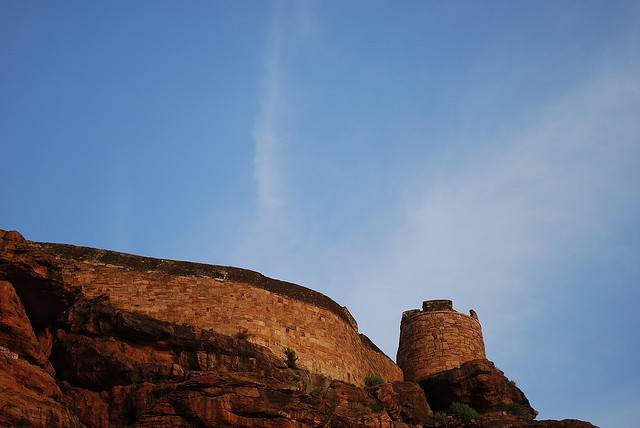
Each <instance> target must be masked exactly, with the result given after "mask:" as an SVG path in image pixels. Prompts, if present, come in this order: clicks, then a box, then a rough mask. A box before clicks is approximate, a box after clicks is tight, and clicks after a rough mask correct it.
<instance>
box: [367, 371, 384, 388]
mask: <svg viewBox="0 0 640 428" xmlns="http://www.w3.org/2000/svg"><path fill="white" fill-rule="evenodd" d="M364 384H365V385H366V386H367V387H369V388H371V387H373V386H378V385H382V384H384V379H383V378H382V376H380V375H377V374H369V375H367V377H365V378H364Z"/></svg>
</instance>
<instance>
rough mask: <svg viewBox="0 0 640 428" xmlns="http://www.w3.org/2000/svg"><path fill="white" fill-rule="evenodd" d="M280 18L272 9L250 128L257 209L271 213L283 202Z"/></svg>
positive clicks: (280, 207) (278, 209)
mask: <svg viewBox="0 0 640 428" xmlns="http://www.w3.org/2000/svg"><path fill="white" fill-rule="evenodd" d="M280 27H281V25H280V18H279V14H278V12H277V11H276V12H275V13H274V14H273V15H272V17H271V21H270V24H269V29H268V34H267V43H266V49H265V58H264V76H263V79H262V80H263V81H262V94H261V96H260V100H259V112H258V115H257V118H256V125H255V129H254V144H255V146H254V147H255V156H254V178H255V180H256V184H257V201H258V212H259V213H261V214H264V215H266V216H267V217H273V216H275V215H276V214H277V213H278V212H279V211H280V210H281V209H282V208H283V205H284V189H283V183H282V177H281V174H280V170H281V167H280V164H279V158H280V151H281V150H282V145H283V141H282V136H281V133H280V132H279V121H280V116H281V114H282V108H283V99H282V83H281V79H282V78H281V70H280V69H281V65H280V62H281V59H280V56H281V50H282V34H281V29H280Z"/></svg>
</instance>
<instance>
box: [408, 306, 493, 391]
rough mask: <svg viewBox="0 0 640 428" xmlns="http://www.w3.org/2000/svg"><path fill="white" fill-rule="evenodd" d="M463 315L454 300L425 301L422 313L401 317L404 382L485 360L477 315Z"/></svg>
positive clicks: (417, 310)
mask: <svg viewBox="0 0 640 428" xmlns="http://www.w3.org/2000/svg"><path fill="white" fill-rule="evenodd" d="M470 312H471V315H465V314H461V313H460V312H457V311H455V310H454V309H453V303H452V302H451V300H426V301H424V302H423V303H422V310H420V309H413V310H410V311H406V312H404V313H403V314H402V322H401V324H400V346H399V347H398V355H397V359H396V361H397V362H398V365H399V366H400V368H401V369H402V371H403V372H404V378H405V380H410V381H415V382H417V381H420V380H421V379H424V378H425V377H427V376H429V375H431V374H433V373H437V372H441V371H444V370H449V369H454V368H457V367H460V365H461V364H463V363H465V362H467V361H471V360H475V359H478V358H486V356H485V353H484V340H483V339H482V327H481V326H480V321H478V317H477V316H476V314H475V312H474V311H473V310H472V311H470Z"/></svg>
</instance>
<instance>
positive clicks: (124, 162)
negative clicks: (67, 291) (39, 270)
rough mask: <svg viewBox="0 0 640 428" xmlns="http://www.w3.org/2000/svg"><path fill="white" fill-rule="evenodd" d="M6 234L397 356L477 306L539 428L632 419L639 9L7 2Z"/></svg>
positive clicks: (597, 5)
mask: <svg viewBox="0 0 640 428" xmlns="http://www.w3.org/2000/svg"><path fill="white" fill-rule="evenodd" d="M0 58H1V59H0V61H1V62H2V67H0V144H1V145H2V147H1V148H2V168H0V227H2V228H4V229H18V230H20V231H22V232H23V233H24V234H25V235H26V236H27V238H29V239H33V240H39V241H57V242H70V243H74V244H78V245H87V246H95V247H103V248H111V249H116V250H121V251H127V252H132V253H138V254H143V255H149V256H157V257H164V258H176V259H187V260H194V261H203V262H208V263H215V264H230V265H236V266H242V267H248V268H252V269H255V270H258V271H260V272H262V273H264V274H266V275H269V276H272V277H276V278H281V279H286V280H290V281H294V282H297V283H300V284H303V285H306V286H309V287H311V288H314V289H316V290H319V291H321V292H323V293H325V294H328V295H329V296H331V297H333V298H334V299H335V300H337V301H338V302H340V303H341V304H344V305H347V306H348V307H349V308H350V309H351V310H352V312H353V313H354V315H355V316H356V318H357V319H358V321H359V324H360V327H361V330H362V331H363V332H365V333H366V334H368V335H369V336H370V337H371V338H372V339H373V340H374V341H375V342H376V343H377V344H379V345H380V346H381V347H382V348H383V349H384V350H385V351H386V352H387V353H388V354H389V355H390V356H392V357H394V356H395V352H396V348H397V341H398V330H399V322H400V315H401V312H402V311H403V310H406V309H411V308H417V307H419V306H420V304H421V302H422V300H424V299H431V298H452V299H453V300H454V302H455V305H456V306H457V307H458V308H459V309H460V310H461V311H465V312H466V311H467V310H468V309H469V308H474V309H475V310H476V311H477V312H478V314H479V317H480V319H481V321H482V323H483V328H484V332H485V340H486V345H487V353H488V356H489V358H490V359H492V360H493V361H495V362H496V363H497V365H498V366H499V367H500V368H502V369H503V370H504V371H505V372H506V373H507V375H509V376H510V377H511V378H513V379H515V380H516V382H517V383H518V385H519V386H521V387H522V388H523V389H524V391H525V392H526V394H527V396H528V397H529V399H530V400H531V401H532V404H533V405H534V407H536V408H537V409H539V410H540V412H541V417H543V418H563V417H576V418H583V419H588V420H591V421H593V422H594V423H597V424H599V425H602V426H608V427H616V426H619V427H624V426H631V424H632V423H633V421H634V417H635V416H636V415H635V410H634V409H637V408H639V407H640V397H639V395H638V387H639V383H640V382H639V381H640V375H639V374H638V372H637V370H636V369H635V366H636V364H635V363H636V359H637V357H636V356H637V354H638V353H639V352H640V335H638V334H637V330H638V328H640V311H638V310H637V307H636V302H638V298H639V297H640V291H639V288H638V284H639V283H640V227H639V226H640V225H639V222H638V219H639V218H640V194H639V192H638V184H637V183H639V182H640V121H639V120H638V117H640V3H638V2H637V1H636V2H625V1H616V2H605V1H538V2H524V1H495V2H476V1H470V2H462V1H458V2H446V3H445V2H405V3H403V4H397V3H391V2H371V1H367V2H364V1H362V2H360V1H354V2H334V1H323V2H281V3H278V2H231V1H230V2H197V1H192V2H187V3H184V2H166V1H137V2H125V1H122V2H118V1H113V2H107V3H98V2H86V1H64V2H30V1H9V0H4V1H2V2H0Z"/></svg>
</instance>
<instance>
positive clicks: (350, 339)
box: [38, 244, 403, 385]
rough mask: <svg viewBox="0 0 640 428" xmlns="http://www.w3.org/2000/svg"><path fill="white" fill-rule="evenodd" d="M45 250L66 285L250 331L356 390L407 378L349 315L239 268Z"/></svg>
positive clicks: (174, 316) (204, 323)
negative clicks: (376, 378)
mask: <svg viewBox="0 0 640 428" xmlns="http://www.w3.org/2000/svg"><path fill="white" fill-rule="evenodd" d="M38 245H39V248H40V249H41V250H43V251H45V252H46V253H48V254H50V255H51V256H52V257H53V258H55V263H56V264H57V265H58V266H60V267H61V268H62V273H63V277H64V281H65V282H66V283H69V284H73V285H77V286H78V287H81V288H82V290H83V292H84V293H85V294H86V295H88V296H99V295H101V294H107V295H108V296H109V297H110V299H111V301H112V302H113V303H114V304H115V305H116V306H118V307H120V308H121V309H124V310H128V311H135V312H141V313H144V314H147V315H150V316H153V317H155V318H158V319H161V320H166V321H171V322H176V323H182V324H189V325H193V326H196V327H199V328H210V329H213V330H215V331H218V332H221V333H225V334H229V335H233V334H236V333H238V331H239V330H240V329H246V330H247V331H248V333H249V334H250V335H251V336H250V338H249V340H250V341H252V342H254V343H258V344H260V345H264V346H266V347H268V348H270V349H271V350H272V351H273V352H274V353H275V354H276V355H280V356H282V355H283V349H284V348H285V347H290V348H292V349H294V350H295V351H296V353H297V355H298V357H299V360H298V365H299V366H300V367H303V368H305V369H308V370H310V371H312V372H316V373H322V374H325V375H327V376H330V377H332V378H335V379H339V380H343V381H346V382H350V383H353V384H356V385H362V384H363V381H364V378H365V376H366V375H368V374H370V373H375V374H379V375H381V376H382V377H383V378H385V379H386V380H388V381H393V380H402V379H403V374H402V371H401V369H400V368H399V367H398V366H397V365H396V364H395V363H394V362H393V361H392V360H391V359H390V358H389V357H387V356H386V355H384V354H383V353H382V352H381V351H379V350H378V349H377V348H375V345H373V344H371V343H370V341H368V339H366V337H364V338H363V337H361V335H359V333H358V331H357V324H356V323H355V320H354V319H353V317H352V316H351V314H349V312H348V310H346V308H343V307H340V306H339V305H337V304H336V303H335V302H334V301H333V300H331V299H329V298H328V297H326V296H324V295H322V294H320V293H317V292H314V291H313V290H309V289H307V288H304V287H300V286H297V285H294V284H290V283H285V282H282V281H276V280H271V279H270V278H266V277H264V276H262V275H260V274H257V273H255V272H251V271H246V270H242V269H237V268H230V267H223V266H210V265H201V264H196V263H188V262H175V261H168V260H160V259H151V258H143V257H138V256H133V255H128V254H122V253H115V252H109V251H104V250H95V249H90V248H81V247H73V246H69V245H61V244H38Z"/></svg>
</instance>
